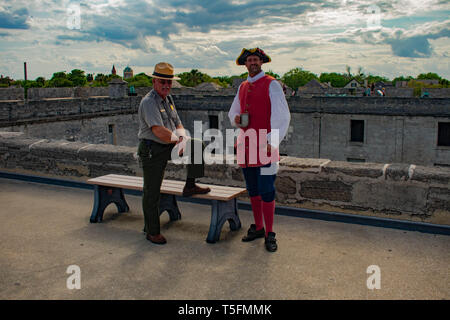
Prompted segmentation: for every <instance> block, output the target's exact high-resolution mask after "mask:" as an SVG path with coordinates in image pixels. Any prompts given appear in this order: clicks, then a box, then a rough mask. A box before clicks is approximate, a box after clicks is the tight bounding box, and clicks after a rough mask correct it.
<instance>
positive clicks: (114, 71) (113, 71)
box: [111, 65, 116, 75]
mask: <svg viewBox="0 0 450 320" xmlns="http://www.w3.org/2000/svg"><path fill="white" fill-rule="evenodd" d="M111 74H113V75H116V68H115V67H114V65H113V68H112V70H111Z"/></svg>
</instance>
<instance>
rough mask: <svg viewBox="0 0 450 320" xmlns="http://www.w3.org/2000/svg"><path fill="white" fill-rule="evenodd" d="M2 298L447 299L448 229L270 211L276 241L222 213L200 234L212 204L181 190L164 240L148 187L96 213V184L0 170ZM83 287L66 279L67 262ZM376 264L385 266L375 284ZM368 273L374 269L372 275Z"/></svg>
mask: <svg viewBox="0 0 450 320" xmlns="http://www.w3.org/2000/svg"><path fill="white" fill-rule="evenodd" d="M0 190H1V192H0V203H1V204H2V209H1V214H0V216H1V224H0V251H1V252H2V255H1V257H0V270H1V271H0V284H1V285H0V298H1V299H7V300H9V299H88V300H90V299H154V300H159V299H167V300H171V299H188V300H190V299H192V300H195V299H288V300H301V299H306V300H309V299H437V300H441V299H449V298H450V285H449V284H450V274H449V267H448V266H449V263H450V238H449V236H448V235H441V234H430V233H422V232H417V231H407V230H400V229H392V228H383V227H374V226H365V225H359V224H351V223H342V222H332V221H324V220H316V219H308V218H299V217H289V216H281V215H276V216H275V224H274V226H275V232H277V239H278V244H279V249H278V251H277V252H275V253H269V252H267V251H266V250H265V248H264V243H263V239H258V240H255V241H254V242H251V243H243V242H241V238H242V236H243V235H244V234H245V233H246V231H247V228H248V226H249V224H250V223H251V222H252V220H253V219H252V214H251V212H250V211H246V210H239V215H240V218H241V221H242V228H241V229H240V230H238V231H230V230H229V227H228V224H227V223H226V224H225V226H224V228H223V230H222V233H221V238H220V241H219V242H217V243H215V244H208V243H206V242H205V237H206V235H207V232H208V228H209V219H210V214H211V213H210V210H211V209H210V206H208V205H203V204H196V203H191V202H179V206H180V209H181V211H182V219H181V220H179V221H175V222H169V217H168V215H167V213H163V215H162V216H161V222H162V233H163V234H164V235H165V236H166V237H167V240H168V243H167V244H166V245H164V246H157V245H154V244H152V243H150V242H149V241H147V240H145V237H144V234H143V233H142V231H141V230H142V226H143V215H142V211H141V198H140V197H138V196H132V195H126V199H127V201H128V204H129V205H130V212H128V213H125V214H118V213H117V209H116V207H115V206H114V205H110V206H109V207H108V208H107V209H106V212H105V215H104V220H103V222H102V223H96V224H91V223H89V216H90V213H91V210H92V205H93V191H92V190H87V189H86V190H85V189H77V188H69V187H62V186H54V185H47V184H38V183H31V182H24V181H19V180H12V179H3V178H1V179H0ZM73 265H75V266H78V267H79V269H80V271H81V274H80V289H68V285H67V283H68V279H69V277H70V276H71V273H67V270H68V268H69V266H73ZM369 266H378V267H379V271H380V273H379V276H380V277H379V279H378V280H379V282H378V286H379V289H377V288H372V289H369V288H368V279H369V278H370V277H371V276H372V272H373V271H370V272H369V273H368V267H369ZM369 282H370V281H369Z"/></svg>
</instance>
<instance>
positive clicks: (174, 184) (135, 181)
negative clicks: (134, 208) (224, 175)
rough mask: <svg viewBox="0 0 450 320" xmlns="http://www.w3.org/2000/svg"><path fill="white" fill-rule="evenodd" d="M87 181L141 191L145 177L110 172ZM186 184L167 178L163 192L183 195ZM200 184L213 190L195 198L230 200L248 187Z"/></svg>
mask: <svg viewBox="0 0 450 320" xmlns="http://www.w3.org/2000/svg"><path fill="white" fill-rule="evenodd" d="M87 183H89V184H94V185H101V186H107V187H115V188H125V189H132V190H141V191H142V189H143V178H142V177H136V176H123V175H114V174H110V175H105V176H101V177H97V178H93V179H89V180H88V181H87ZM184 184H185V182H184V181H178V180H166V179H165V180H163V183H162V185H161V192H162V193H167V194H173V195H178V196H181V195H182V194H183V187H184ZM198 185H199V186H202V187H205V186H208V187H210V188H211V192H209V193H207V194H201V195H194V196H192V197H194V198H200V199H210V200H221V201H229V200H231V199H233V198H235V197H237V196H239V195H241V194H243V193H245V192H246V189H244V188H236V187H227V186H216V185H206V184H201V183H198Z"/></svg>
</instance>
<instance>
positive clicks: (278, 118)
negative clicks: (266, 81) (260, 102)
mask: <svg viewBox="0 0 450 320" xmlns="http://www.w3.org/2000/svg"><path fill="white" fill-rule="evenodd" d="M269 96H270V103H271V105H272V107H271V117H270V128H271V132H270V133H269V134H267V143H269V144H271V145H272V146H274V147H275V148H278V147H279V145H280V142H281V141H282V140H283V139H284V137H285V136H286V134H287V131H288V129H289V123H290V121H291V113H290V112H289V107H288V104H287V101H286V97H285V96H284V92H283V88H281V85H280V84H279V83H278V81H277V80H272V82H271V83H270V86H269ZM274 130H275V131H274ZM276 130H278V137H277V134H276V133H275V132H276ZM272 132H273V133H274V134H273V137H272Z"/></svg>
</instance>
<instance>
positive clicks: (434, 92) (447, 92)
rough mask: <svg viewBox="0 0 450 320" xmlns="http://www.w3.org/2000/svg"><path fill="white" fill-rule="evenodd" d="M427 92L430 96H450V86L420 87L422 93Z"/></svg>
mask: <svg viewBox="0 0 450 320" xmlns="http://www.w3.org/2000/svg"><path fill="white" fill-rule="evenodd" d="M424 92H428V94H429V97H430V98H450V88H422V94H423V93H424Z"/></svg>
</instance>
